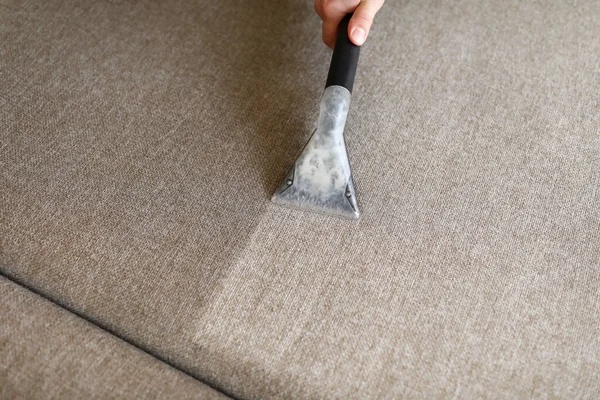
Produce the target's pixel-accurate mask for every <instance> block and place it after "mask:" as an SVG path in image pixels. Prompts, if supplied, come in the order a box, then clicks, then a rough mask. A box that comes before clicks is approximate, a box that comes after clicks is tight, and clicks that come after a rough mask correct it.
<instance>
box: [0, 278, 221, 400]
mask: <svg viewBox="0 0 600 400" xmlns="http://www.w3.org/2000/svg"><path fill="white" fill-rule="evenodd" d="M0 298H1V299H2V301H0V315H1V317H0V318H1V323H0V398H2V399H90V398H111V399H227V398H228V397H226V396H224V395H222V394H220V393H218V392H216V391H215V390H213V389H211V388H210V387H208V386H206V385H203V384H201V383H200V382H198V381H197V380H195V379H193V378H191V377H189V376H187V375H185V374H182V373H181V372H180V371H177V370H175V369H173V368H171V367H169V366H167V365H166V364H164V363H163V362H161V361H158V360H157V359H155V358H153V357H151V356H149V355H148V354H145V353H143V352H141V351H140V350H139V349H136V348H135V347H133V346H131V345H129V344H127V343H125V342H123V341H122V340H120V339H118V338H116V337H114V336H113V335H111V334H109V333H107V332H105V331H102V330H101V329H98V328H97V327H95V326H93V325H91V324H90V323H88V322H86V321H84V320H82V319H81V318H79V317H77V316H75V315H74V314H71V313H70V312H68V311H65V310H64V309H62V308H60V307H57V306H56V305H55V304H53V303H51V302H49V301H48V300H45V299H43V298H42V297H40V296H39V295H37V294H35V293H32V292H30V291H29V290H27V289H25V288H23V287H22V286H19V285H17V284H15V283H13V282H11V281H9V280H7V279H6V278H4V277H0Z"/></svg>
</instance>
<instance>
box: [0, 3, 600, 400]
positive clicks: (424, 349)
mask: <svg viewBox="0 0 600 400" xmlns="http://www.w3.org/2000/svg"><path fill="white" fill-rule="evenodd" d="M2 4H3V5H2V12H1V14H0V16H1V17H0V18H2V23H1V24H0V27H1V28H0V29H2V38H3V40H1V41H0V43H1V44H0V49H1V51H2V53H1V57H0V63H1V65H0V71H2V77H1V79H0V93H1V96H0V113H1V114H0V120H1V121H2V124H1V126H0V132H1V133H0V140H1V144H0V171H1V172H0V187H1V188H2V190H1V191H0V209H1V210H2V216H1V219H0V240H1V247H0V266H1V268H2V271H3V272H4V273H5V274H7V275H9V276H11V277H13V278H14V279H16V280H18V281H21V282H24V283H26V284H27V285H30V286H31V287H34V288H35V289H36V290H38V291H40V292H42V293H44V294H45V295H47V296H49V297H50V298H52V299H54V300H55V301H57V302H58V303H60V304H62V305H64V306H66V307H68V308H71V309H74V310H76V311H78V312H80V313H82V314H84V315H86V316H88V317H89V318H91V319H93V320H94V321H97V322H98V324H100V325H101V326H103V327H106V328H108V329H110V330H111V331H114V332H116V333H117V334H118V335H120V336H122V337H123V338H125V339H127V340H129V341H131V342H133V343H135V344H136V345H138V346H140V347H142V348H144V349H146V350H147V351H149V352H151V353H153V354H156V355H158V356H160V357H162V358H166V359H168V360H170V361H171V362H172V363H173V364H174V365H176V366H178V367H179V368H181V369H183V370H184V371H186V372H188V373H189V374H191V375H193V376H194V377H196V378H198V379H200V380H203V381H206V382H208V383H210V384H211V385H214V386H216V387H218V388H220V389H222V390H223V391H225V392H226V393H230V394H232V395H234V396H236V397H243V398H368V397H372V398H376V397H390V398H396V397H407V398H448V397H452V396H456V397H461V398H478V397H483V398H515V397H516V398H529V397H543V398H545V397H561V398H595V397H600V377H599V373H598V371H600V361H599V360H600V325H599V324H598V320H599V318H600V293H599V287H600V212H599V204H600V199H599V193H600V120H599V119H598V110H599V107H600V102H599V96H598V94H599V93H600V80H599V79H598V77H599V73H600V70H599V69H598V65H599V64H598V55H599V54H600V40H598V38H599V37H600V2H598V1H596V0H582V1H577V2H574V1H564V0H548V1H534V0H526V1H516V0H515V1H496V0H484V1H473V0H459V1H452V2H440V1H434V0H419V1H407V0H389V1H388V2H387V4H386V5H385V8H384V9H383V11H382V13H381V14H380V15H379V16H378V18H377V20H376V25H375V27H374V30H373V32H372V35H371V37H370V38H369V41H368V42H367V45H366V46H365V47H364V49H363V51H362V55H361V61H360V64H359V71H358V76H357V82H356V85H355V90H354V97H353V104H352V106H351V110H350V117H349V121H348V124H347V144H348V148H349V152H350V158H351V164H352V168H353V173H354V178H355V182H356V186H357V191H358V197H359V202H360V205H361V209H362V212H363V216H362V219H361V220H360V221H358V222H349V221H343V220H338V219H334V218H327V217H323V216H320V215H313V214H307V213H302V212H298V211H292V210H287V209H282V208H279V207H277V206H275V205H273V204H271V203H269V201H268V198H269V196H270V194H271V192H272V191H273V190H274V188H275V187H276V186H277V184H278V183H279V180H280V179H282V178H283V176H284V175H285V173H286V171H287V169H288V167H289V166H290V165H291V163H292V162H293V161H294V159H295V157H296V156H297V155H298V153H299V152H300V150H301V148H302V146H303V144H304V143H305V141H306V140H307V138H308V135H309V134H310V132H311V130H312V128H313V125H314V122H315V118H316V112H317V104H318V101H319V96H320V93H321V92H322V89H323V84H324V82H325V77H326V74H327V68H328V63H329V59H330V52H329V50H328V49H326V48H325V46H323V45H322V43H321V42H320V31H319V30H320V25H319V21H318V18H317V17H316V16H315V15H314V12H313V10H312V5H311V1H308V0H307V1H295V0H294V1H292V0H289V1H269V0H261V1H250V0H247V1H241V0H220V1H176V0H169V1H161V2H156V1H135V2H134V1H118V2H92V1H87V2H86V1H75V0H71V1H69V0H67V1H63V2H33V1H16V0H13V1H11V0H4V1H3V2H2Z"/></svg>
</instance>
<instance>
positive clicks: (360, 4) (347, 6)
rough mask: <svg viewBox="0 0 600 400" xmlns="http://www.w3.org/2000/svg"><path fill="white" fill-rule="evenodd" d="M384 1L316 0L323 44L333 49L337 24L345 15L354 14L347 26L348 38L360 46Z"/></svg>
mask: <svg viewBox="0 0 600 400" xmlns="http://www.w3.org/2000/svg"><path fill="white" fill-rule="evenodd" d="M384 2H385V0H316V1H315V11H316V12H317V14H319V17H321V19H322V20H323V42H324V43H325V44H326V45H327V46H329V47H330V48H332V49H333V47H334V46H335V38H336V36H337V28H338V24H339V23H340V21H341V20H342V18H344V16H346V14H348V13H351V12H354V16H353V17H352V19H351V20H350V24H349V25H348V37H349V38H350V40H351V41H352V43H354V44H355V45H357V46H361V45H362V44H363V43H364V42H365V40H367V36H369V30H370V29H371V24H372V23H373V18H375V14H377V11H379V9H380V8H381V7H382V6H383V3H384Z"/></svg>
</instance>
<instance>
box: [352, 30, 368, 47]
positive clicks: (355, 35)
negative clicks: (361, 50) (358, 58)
mask: <svg viewBox="0 0 600 400" xmlns="http://www.w3.org/2000/svg"><path fill="white" fill-rule="evenodd" d="M366 39H367V33H366V32H365V30H364V29H363V28H354V29H353V30H352V40H354V43H355V44H356V45H358V46H361V45H362V44H363V43H364V42H365V40H366Z"/></svg>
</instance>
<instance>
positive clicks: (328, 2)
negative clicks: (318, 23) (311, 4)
mask: <svg viewBox="0 0 600 400" xmlns="http://www.w3.org/2000/svg"><path fill="white" fill-rule="evenodd" d="M337 3H338V1H337V0H321V11H322V12H323V15H324V16H326V17H329V16H331V15H332V14H334V13H335V12H336V11H337V7H338V6H337Z"/></svg>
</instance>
